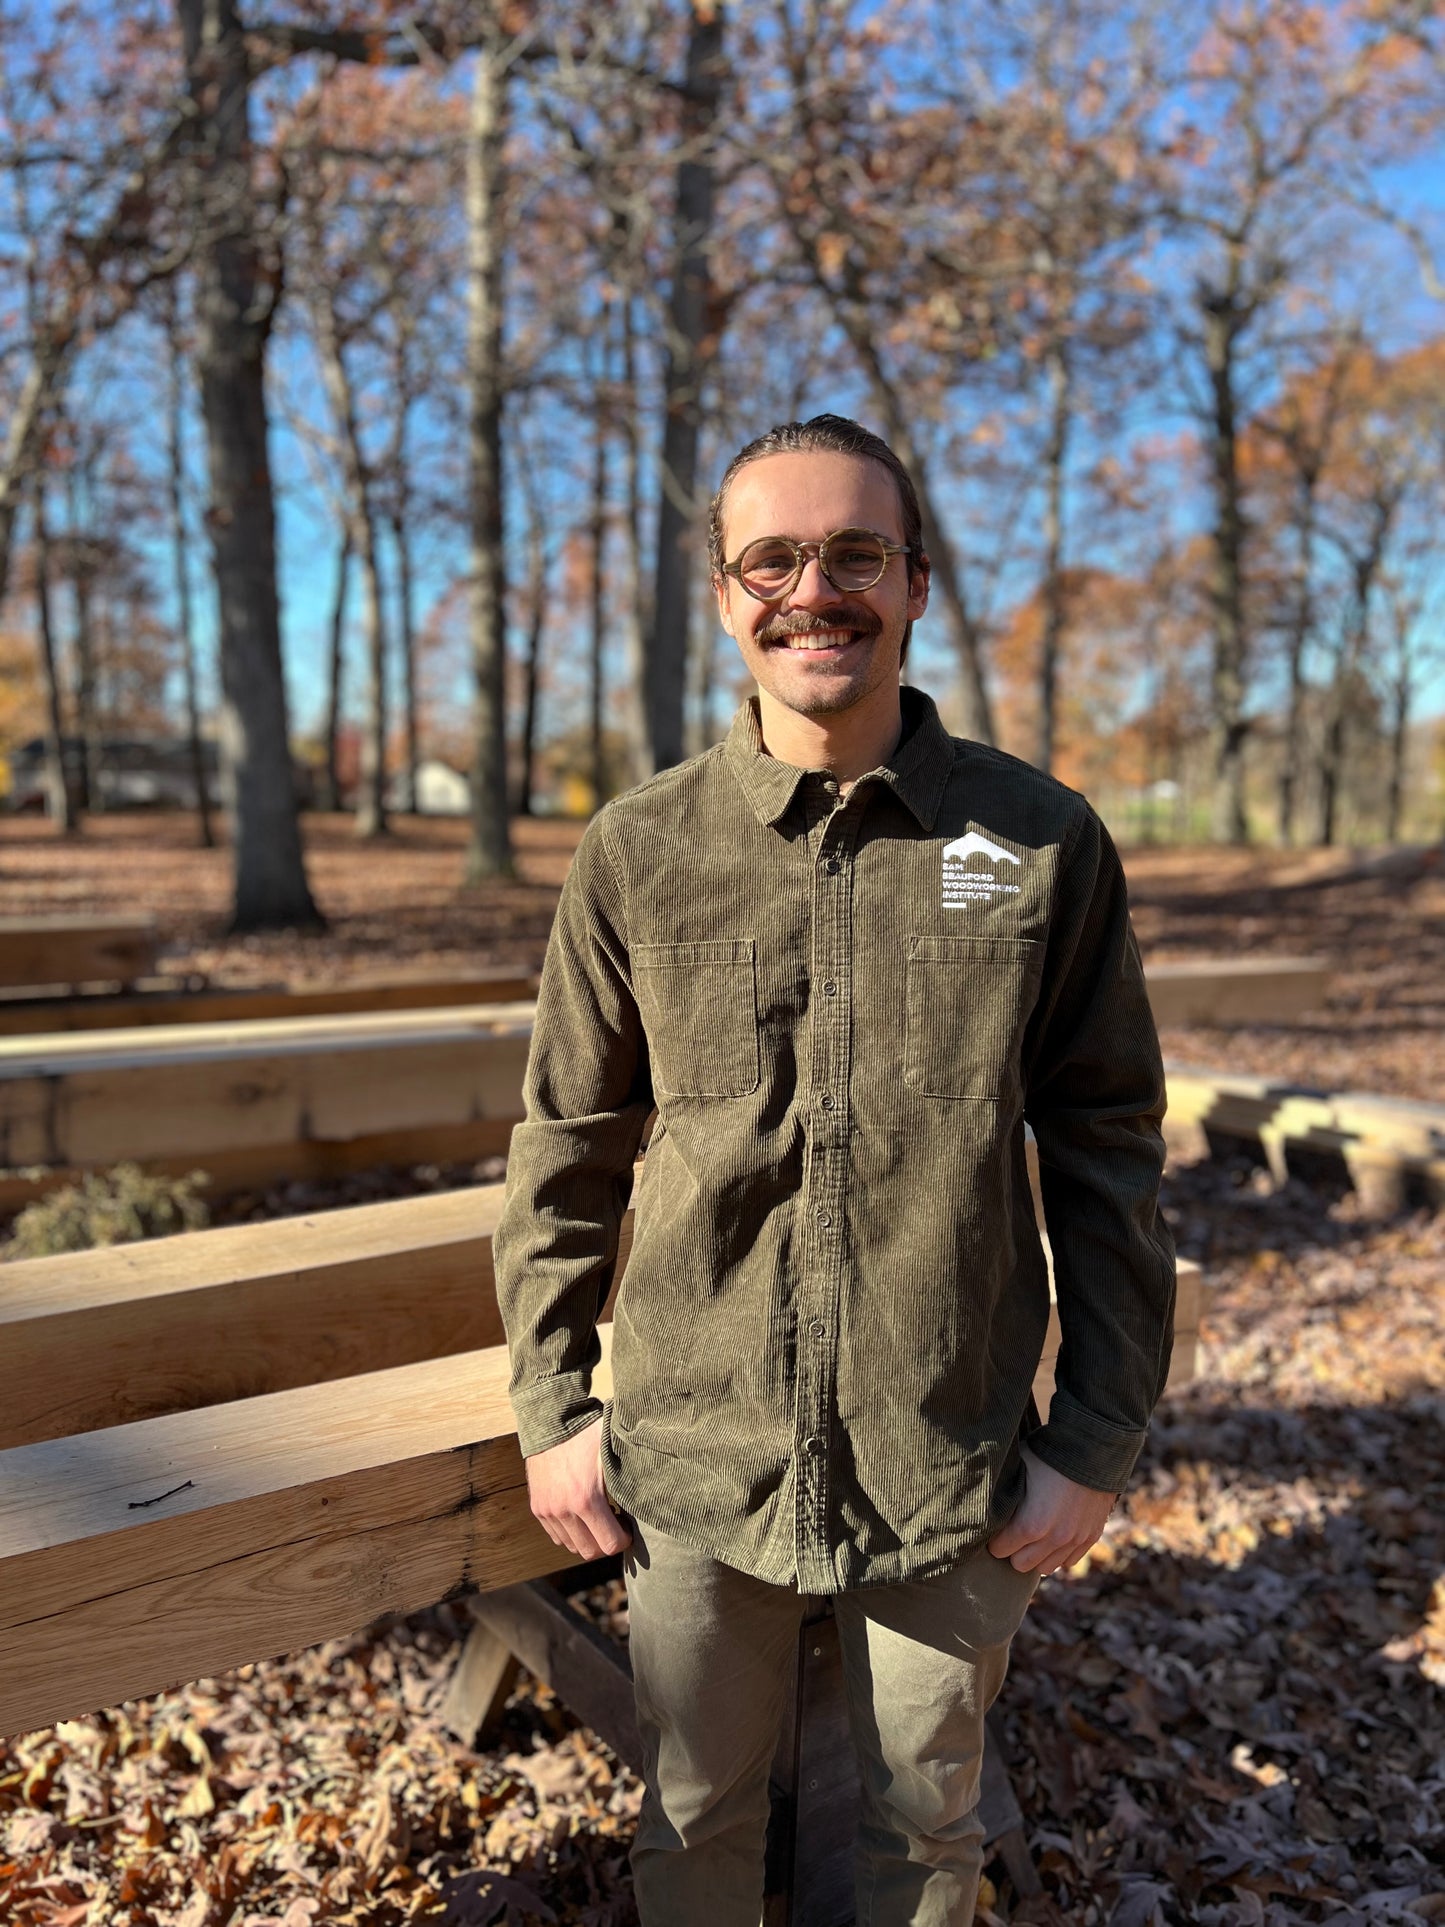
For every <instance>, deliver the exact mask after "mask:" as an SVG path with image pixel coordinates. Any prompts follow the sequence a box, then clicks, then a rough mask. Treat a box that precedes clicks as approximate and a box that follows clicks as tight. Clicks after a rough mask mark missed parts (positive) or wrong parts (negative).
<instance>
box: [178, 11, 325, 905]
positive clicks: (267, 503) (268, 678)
mask: <svg viewBox="0 0 1445 1927" xmlns="http://www.w3.org/2000/svg"><path fill="white" fill-rule="evenodd" d="M177 11H178V13H179V16H180V23H181V33H182V38H183V44H184V48H185V58H186V79H187V87H188V91H189V93H190V97H191V101H192V104H193V106H194V108H195V120H194V124H193V129H192V132H191V135H190V151H191V155H192V162H193V167H194V171H195V181H196V187H197V192H196V196H195V215H196V221H197V234H196V245H195V260H196V267H197V277H198V288H197V313H198V320H199V324H200V326H199V339H198V349H197V357H196V360H197V374H198V377H199V382H200V390H201V410H202V414H203V416H204V418H205V423H206V440H207V445H208V451H209V458H210V484H211V502H210V510H209V514H208V516H207V521H208V524H209V527H210V531H211V545H212V553H213V557H214V562H215V572H216V587H217V591H218V601H219V616H220V655H221V692H222V724H223V740H224V749H225V753H226V761H227V779H228V788H229V790H230V793H231V801H232V807H233V809H234V812H235V830H234V836H233V838H232V844H233V849H234V853H235V897H234V908H233V912H232V919H231V927H232V929H233V930H238V931H240V930H274V929H282V928H286V927H288V926H296V927H305V928H317V927H319V926H320V925H321V922H322V919H321V917H320V915H319V914H318V912H317V909H316V905H315V903H314V902H313V901H312V897H311V891H310V888H309V886H308V884H307V881H306V866H305V861H304V859H303V856H302V850H301V827H300V819H299V815H298V811H297V805H296V784H295V778H294V775H293V773H292V765H291V746H290V738H289V731H288V728H287V716H286V685H285V680H284V677H283V674H282V667H281V624H280V610H279V607H278V604H277V594H276V523H275V506H274V501H273V497H272V489H271V464H270V456H269V452H268V450H267V446H266V388H265V354H266V340H267V336H268V334H269V332H270V322H271V311H272V305H273V303H272V300H271V299H270V297H269V295H268V292H267V290H266V287H265V285H264V277H263V275H262V273H261V264H260V261H259V257H258V248H257V242H256V236H255V222H254V189H253V185H252V181H251V152H250V126H249V100H248V89H249V75H248V66H247V59H246V48H245V42H244V39H243V37H242V33H241V24H240V21H239V20H238V19H237V16H236V10H235V6H234V4H233V0H177Z"/></svg>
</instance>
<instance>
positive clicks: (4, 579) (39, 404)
mask: <svg viewBox="0 0 1445 1927" xmlns="http://www.w3.org/2000/svg"><path fill="white" fill-rule="evenodd" d="M64 359H65V349H64V347H62V346H60V345H59V344H54V343H51V342H49V341H47V342H45V343H44V344H43V346H42V347H39V348H37V352H36V356H35V359H34V361H33V362H32V363H31V365H30V369H29V372H28V373H27V374H26V377H25V380H24V382H23V383H22V385H21V389H20V394H19V397H18V399H17V401H16V404H15V412H14V413H13V414H12V415H11V417H10V420H9V422H8V424H7V425H6V429H5V443H4V448H3V450H0V602H3V601H4V600H5V591H6V589H7V587H8V586H9V582H10V553H11V547H12V544H13V542H14V536H15V520H16V517H17V516H18V515H19V513H20V498H21V496H22V495H23V494H24V493H25V484H26V482H27V480H28V479H29V477H30V472H31V470H32V469H33V468H34V467H35V462H36V455H37V452H38V450H39V446H40V435H41V430H42V427H43V425H44V421H45V416H46V411H47V408H48V406H49V404H50V402H51V399H52V397H53V396H54V394H55V390H56V384H57V382H58V380H59V377H60V369H61V366H62V364H63V362H64Z"/></svg>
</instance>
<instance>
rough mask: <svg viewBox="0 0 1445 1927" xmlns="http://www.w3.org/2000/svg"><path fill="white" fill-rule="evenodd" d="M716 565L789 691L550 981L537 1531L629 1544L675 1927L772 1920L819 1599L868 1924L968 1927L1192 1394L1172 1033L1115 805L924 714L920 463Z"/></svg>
mask: <svg viewBox="0 0 1445 1927" xmlns="http://www.w3.org/2000/svg"><path fill="white" fill-rule="evenodd" d="M710 549H711V559H712V566H713V583H714V588H715V590H716V594H717V603H718V610H719V613H720V615H721V617H722V622H723V626H724V627H725V628H726V629H727V631H728V633H729V634H730V635H731V636H732V637H733V639H734V640H735V642H736V643H737V645H738V647H739V649H740V650H741V652H742V655H743V658H744V661H745V662H746V663H747V666H748V668H749V669H750V670H751V672H752V674H753V676H754V677H755V678H756V681H757V686H758V694H757V697H756V699H755V700H753V701H750V702H749V703H747V704H745V705H744V706H743V708H742V709H741V710H740V711H739V712H738V716H737V718H736V720H735V721H734V723H733V726H732V731H731V734H730V735H729V737H728V739H727V741H726V743H724V744H721V745H719V746H718V747H717V748H715V749H713V750H710V751H709V752H708V753H707V754H706V755H703V756H700V757H696V758H694V759H693V760H692V761H690V762H688V763H684V764H682V765H681V766H680V767H678V768H676V769H671V770H667V771H665V772H663V773H662V774H661V775H659V776H656V777H654V778H653V779H652V780H651V781H650V782H647V783H644V784H642V785H641V786H640V787H639V788H637V789H635V790H632V791H630V792H629V793H628V794H627V795H625V796H622V797H620V798H618V799H617V800H616V801H614V802H612V803H610V804H609V805H608V806H607V807H606V808H605V809H604V810H602V811H601V812H600V814H599V815H598V816H597V818H596V819H595V820H594V821H593V823H592V824H591V825H590V826H589V828H588V830H587V833H586V835H585V836H584V838H583V840H582V843H581V846H580V847H579V849H578V852H577V857H576V860H575V862H574V865H573V867H572V870H571V873H570V875H569V877H568V880H567V883H566V886H565V888H564V890H563V893H562V900H561V904H560V906H559V909H558V913H557V921H556V924H555V926H554V929H553V933H552V939H551V943H550V945H549V948H548V952H547V960H546V966H545V969H544V971H543V977H542V988H541V995H540V999H539V1002H538V1008H537V1027H536V1033H535V1038H534V1041H533V1046H532V1054H531V1060H530V1064H529V1067H528V1074H527V1119H526V1122H525V1123H523V1124H522V1125H520V1126H518V1128H517V1130H516V1132H515V1134H514V1136H513V1139H512V1155H511V1161H510V1164H509V1167H508V1173H507V1186H508V1196H507V1205H506V1209H505V1212H504V1215H503V1219H502V1223H501V1225H500V1227H499V1230H498V1233H497V1239H496V1273H497V1288H498V1294H499V1297H500V1299H501V1303H502V1310H503V1314H504V1317H505V1320H506V1326H507V1334H508V1338H509V1340H510V1343H511V1347H512V1354H513V1367H514V1370H513V1381H512V1398H513V1404H514V1407H515V1410H516V1414H517V1423H518V1430H519V1434H520V1438H521V1444H522V1450H523V1452H524V1453H525V1454H526V1455H527V1472H528V1480H529V1484H530V1488H531V1500H532V1509H533V1511H534V1512H535V1514H536V1515H537V1517H538V1518H539V1519H540V1520H541V1522H542V1524H543V1525H544V1526H545V1527H546V1529H547V1531H548V1532H549V1533H550V1534H551V1536H552V1538H553V1539H554V1540H555V1541H556V1543H557V1544H558V1545H559V1546H561V1547H564V1548H566V1549H567V1550H569V1551H571V1552H575V1553H577V1554H579V1555H580V1556H581V1557H583V1558H590V1557H596V1556H597V1555H598V1554H600V1553H606V1552H612V1551H618V1550H621V1549H623V1548H624V1547H628V1546H630V1548H631V1550H630V1553H629V1557H628V1561H627V1571H628V1588H629V1604H630V1617H631V1629H632V1630H631V1645H632V1658H633V1670H634V1674H635V1677H636V1682H637V1700H638V1715H639V1722H640V1725H641V1728H642V1732H643V1736H644V1743H645V1748H646V1755H647V1761H646V1766H647V1770H646V1780H647V1795H646V1799H645V1802H644V1806H643V1812H642V1818H641V1821H640V1824H639V1830H638V1837H637V1844H636V1847H635V1849H634V1853H633V1869H634V1875H635V1881H636V1890H637V1897H638V1903H639V1908H640V1912H641V1917H642V1920H643V1922H644V1927H757V1922H758V1917H759V1913H760V1909H761V1902H762V1891H763V1859H762V1854H763V1839H764V1831H765V1826H766V1820H767V1810H768V1796H767V1779H768V1768H769V1763H770V1761H771V1759H772V1755H773V1750H774V1746H775V1743H776V1738H777V1729H778V1722H779V1719H780V1716H781V1710H782V1706H783V1702H784V1696H785V1692H786V1687H787V1678H788V1669H789V1666H790V1663H791V1660H792V1656H793V1653H794V1651H795V1647H796V1639H797V1630H798V1626H799V1623H800V1617H801V1613H802V1611H803V1608H804V1604H805V1600H806V1596H807V1595H809V1594H831V1595H834V1604H835V1611H836V1615H837V1620H838V1627H839V1636H840V1642H841V1647H842V1652H843V1657H844V1667H845V1675H846V1684H847V1693H848V1701H849V1712H850V1720H851V1725H852V1731H853V1738H854V1744H855V1748H856V1751H857V1754H858V1759H859V1767H860V1775H861V1780H862V1787H863V1803H864V1804H863V1819H862V1825H861V1831H860V1836H859V1841H858V1915H857V1917H858V1921H859V1923H860V1927H902V1923H905V1922H909V1923H915V1927H942V1923H957V1924H958V1927H965V1923H967V1922H968V1921H970V1920H972V1918H973V1909H974V1900H975V1895H976V1892H977V1885H978V1876H979V1869H980V1862H981V1832H982V1829H981V1825H980V1823H979V1821H978V1818H977V1814H976V1811H975V1809H976V1806H977V1801H978V1792H979V1765H980V1759H981V1753H982V1746H983V1719H984V1714H985V1712H986V1711H987V1709H988V1707H989V1705H990V1704H991V1702H992V1700H993V1699H994V1697H995V1695H996V1694H997V1692H998V1690H999V1687H1000V1685H1001V1684H1002V1681H1003V1677H1004V1672H1005V1668H1006V1665H1007V1658H1008V1647H1009V1641H1010V1640H1011V1638H1012V1636H1013V1634H1014V1632H1015V1631H1016V1630H1017V1627H1018V1625H1019V1622H1020V1620H1021V1619H1022V1617H1023V1614H1024V1611H1025V1609H1026V1607H1027V1605H1028V1602H1029V1599H1030V1597H1031V1595H1032V1593H1033V1590H1034V1588H1035V1586H1036V1585H1037V1583H1038V1580H1039V1578H1040V1577H1041V1576H1042V1575H1043V1574H1045V1573H1049V1572H1055V1571H1057V1570H1059V1569H1060V1568H1062V1567H1064V1566H1067V1565H1069V1564H1071V1563H1073V1562H1074V1561H1075V1560H1077V1559H1078V1558H1079V1557H1080V1556H1081V1555H1082V1554H1083V1553H1084V1552H1085V1551H1086V1550H1087V1548H1088V1547H1089V1546H1091V1545H1092V1544H1093V1543H1094V1541H1095V1540H1096V1538H1097V1537H1098V1535H1099V1533H1100V1532H1101V1531H1102V1529H1103V1526H1104V1522H1105V1520H1106V1518H1107V1517H1108V1514H1109V1510H1110V1507H1111V1505H1112V1503H1113V1500H1114V1498H1115V1497H1116V1495H1117V1494H1118V1492H1119V1490H1120V1489H1121V1487H1122V1486H1123V1485H1124V1484H1125V1482H1126V1480H1127V1479H1128V1477H1129V1474H1130V1472H1131V1470H1132V1468H1133V1465H1134V1462H1135V1459H1136V1458H1137V1456H1138V1453H1139V1450H1140V1448H1141V1446H1142V1444H1143V1440H1144V1436H1145V1429H1146V1426H1147V1424H1148V1419H1149V1414H1150V1412H1151V1410H1152V1408H1153V1406H1154V1403H1155V1401H1156V1399H1157V1398H1158V1395H1159V1393H1160V1391H1161V1390H1162V1388H1163V1385H1164V1380H1165V1376H1166V1373H1167V1370H1168V1362H1169V1350H1170V1343H1171V1337H1172V1309H1173V1294H1174V1267H1173V1252H1172V1246H1171V1244H1170V1240H1169V1236H1168V1233H1167V1231H1166V1230H1165V1228H1164V1227H1163V1225H1162V1223H1161V1221H1160V1219H1159V1217H1158V1215H1157V1211H1156V1195H1157V1188H1158V1181H1159V1172H1160V1168H1161V1164H1162V1148H1161V1139H1160V1134H1159V1128H1158V1127H1159V1120H1160V1117H1161V1115H1162V1112H1163V1102H1164V1093H1163V1079H1162V1073H1161V1067H1160V1061H1159V1050H1158V1042H1157V1039H1156V1037H1155V1033H1154V1026H1153V1023H1152V1020H1151V1018H1150V1014H1149V1007H1148V1004H1147V1002H1146V999H1145V994H1144V985H1143V979H1142V975H1141V972H1140V968H1139V960H1138V955H1137V952H1136V950H1135V947H1134V941H1133V937H1132V934H1131V932H1130V929H1129V923H1128V912H1127V906H1126V901H1125V891H1124V879H1123V875H1122V872H1121V870H1120V867H1119V863H1118V859H1117V857H1116V856H1115V853H1114V850H1113V847H1112V845H1111V844H1110V842H1109V838H1108V836H1107V834H1106V833H1105V831H1104V829H1103V827H1102V825H1101V824H1100V822H1099V820H1098V818H1097V817H1096V816H1095V815H1094V814H1093V812H1092V811H1091V810H1090V809H1089V808H1088V806H1087V805H1086V804H1085V803H1084V801H1083V800H1082V798H1080V797H1078V796H1077V795H1075V794H1074V793H1073V792H1072V791H1069V790H1067V789H1065V788H1063V787H1062V786H1061V785H1060V784H1058V783H1056V782H1054V781H1052V780H1051V779H1050V778H1049V777H1047V776H1044V775H1041V774H1040V773H1039V772H1038V771H1036V770H1034V769H1031V768H1030V767H1028V766H1027V765H1025V764H1022V763H1019V762H1016V761H1015V760H1014V759H1013V758H1011V757H1008V756H1004V755H1001V754H1000V753H998V752H997V751H994V750H991V749H985V748H983V747H981V746H979V745H977V744H973V743H967V742H956V741H954V740H953V739H951V738H950V737H949V736H948V735H947V734H946V733H945V732H944V730H943V728H942V725H941V724H940V722H939V719H938V715H937V712H936V710H935V709H934V706H933V704H932V703H931V702H930V701H929V700H928V698H927V697H925V696H923V695H921V694H920V693H919V692H917V691H916V690H912V689H905V690H900V687H899V670H900V665H901V663H902V660H903V656H904V652H905V650H906V648H907V645H908V639H909V636H910V633H911V629H912V625H913V623H914V622H915V621H916V620H917V619H918V618H919V617H920V616H921V615H922V614H923V612H924V610H925V608H926V607H927V603H928V581H929V565H928V558H927V556H926V554H925V553H924V550H923V544H922V536H921V524H920V518H919V511H918V504H917V499H916V497H915V494H914V490H913V486H912V483H911V482H910V480H909V478H908V475H907V473H906V471H905V470H904V469H903V467H902V465H901V464H900V463H899V461H898V459H897V457H896V456H895V455H894V454H893V452H892V451H891V450H890V449H889V448H888V447H887V446H886V445H885V444H884V443H883V442H882V441H880V440H879V439H878V438H877V437H876V436H873V435H871V434H869V433H868V432H867V431H866V430H864V429H862V428H860V427H859V426H858V425H857V424H856V423H853V422H848V421H845V420H842V419H841V418H839V417H836V416H828V415H824V416H818V417H816V418H815V419H814V420H812V421H810V422H806V423H789V424H787V425H785V426H784V427H781V428H777V429H774V430H773V431H772V432H771V433H770V434H768V435H765V436H763V437H762V438H760V440H758V441H756V442H753V443H750V444H749V445H748V447H746V448H745V449H743V450H742V452H741V453H740V454H739V455H738V456H736V457H735V458H734V460H733V462H732V464H731V465H730V467H729V468H728V471H727V473H726V474H725V476H724V477H723V482H722V486H721V488H720V489H719V491H718V495H717V498H716V500H715V502H714V505H713V517H712V528H711V532H710ZM654 1107H655V1108H656V1112H657V1118H656V1123H655V1125H654V1128H653V1132H652V1137H651V1141H650V1144H649V1147H648V1151H647V1158H646V1163H645V1167H644V1173H643V1177H642V1182H641V1189H640V1194H639V1197H638V1201H637V1211H636V1221H635V1231H634V1242H633V1247H632V1255H631V1257H630V1259H629V1261H628V1265H627V1271H626V1276H625V1279H624V1282H623V1286H622V1289H621V1292H620V1293H619V1296H618V1300H617V1305H616V1310H615V1316H614V1321H613V1341H612V1373H613V1385H614V1398H613V1400H612V1401H610V1402H609V1403H608V1404H606V1405H605V1406H604V1405H603V1404H602V1402H601V1401H599V1400H598V1399H597V1398H596V1397H595V1396H594V1395H593V1393H592V1388H591V1375H592V1370H593V1367H594V1365H595V1364H596V1362H597V1360H598V1356H599V1346H598V1339H597V1332H596V1323H597V1316H598V1311H599V1308H600V1306H601V1304H602V1301H603V1299H604V1297H605V1295H606V1292H607V1289H608V1287H609V1284H610V1281H611V1277H612V1273H613V1268H614V1262H615V1257H616V1250H617V1234H618V1226H619V1223H620V1221H621V1218H622V1214H623V1212H624V1210H625V1208H626V1205H627V1200H628V1197H629V1195H630V1192H631V1187H632V1167H633V1159H634V1157H635V1155H636V1152H637V1149H638V1146H639V1144H640V1142H641V1139H642V1134H643V1130H644V1127H645V1125H646V1122H647V1120H648V1118H649V1116H650V1115H651V1114H652V1112H653V1109H654ZM1026 1119H1027V1121H1028V1122H1029V1123H1031V1124H1032V1127H1033V1130H1034V1133H1035V1136H1036V1137H1037V1139H1038V1150H1039V1166H1040V1177H1041V1182H1042V1190H1043V1198H1044V1208H1045V1212H1046V1215H1047V1220H1048V1228H1049V1232H1050V1239H1051V1244H1052V1249H1053V1257H1054V1271H1055V1278H1056V1285H1057V1297H1058V1305H1059V1315H1060V1322H1061V1325H1062V1328H1063V1345H1062V1349H1061V1351H1060V1354H1059V1360H1058V1366H1057V1374H1056V1390H1055V1392H1054V1396H1053V1399H1052V1402H1051V1405H1050V1409H1049V1416H1048V1420H1047V1423H1044V1424H1040V1421H1039V1414H1038V1411H1037V1408H1036V1407H1035V1405H1034V1402H1033V1399H1032V1396H1031V1392H1030V1385H1031V1381H1032V1379H1033V1376H1034V1372H1035V1369H1036V1367H1037V1364H1038V1360H1039V1356H1040V1351H1041V1348H1042V1343H1043V1339H1044V1334H1045V1329H1046V1326H1047V1322H1048V1314H1049V1290H1048V1276H1047V1270H1046V1265H1045V1259H1044V1255H1043V1251H1042V1247H1041V1245H1040V1240H1039V1234H1038V1230H1037V1226H1036V1222H1035V1214H1034V1207H1033V1203H1032V1198H1031V1193H1030V1187H1029V1179H1028V1168H1027V1164H1026V1160H1025V1144H1024V1124H1025V1120H1026ZM609 1501H610V1503H609ZM614 1506H615V1507H616V1508H618V1510H619V1511H620V1513H621V1514H622V1518H621V1519H619V1518H618V1517H617V1516H616V1514H615V1513H614V1511H613V1509H612V1508H613V1507H614ZM629 1527H630V1531H629Z"/></svg>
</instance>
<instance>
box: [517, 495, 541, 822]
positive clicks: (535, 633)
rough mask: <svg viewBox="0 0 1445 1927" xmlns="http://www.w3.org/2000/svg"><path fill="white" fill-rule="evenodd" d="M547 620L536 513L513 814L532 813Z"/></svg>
mask: <svg viewBox="0 0 1445 1927" xmlns="http://www.w3.org/2000/svg"><path fill="white" fill-rule="evenodd" d="M546 621H547V549H546V544H545V542H544V541H543V539H542V525H541V516H540V512H539V513H538V514H537V515H535V516H534V517H533V518H532V526H531V528H530V529H529V530H528V532H527V664H526V699H525V703H524V705H523V710H522V770H521V781H520V785H519V788H518V793H517V814H518V815H519V816H530V815H531V814H532V800H533V793H534V790H535V788H536V784H535V781H534V776H535V768H534V766H535V763H536V757H537V699H538V695H539V693H540V689H541V681H542V675H541V671H542V632H543V630H544V629H545V627H546Z"/></svg>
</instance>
